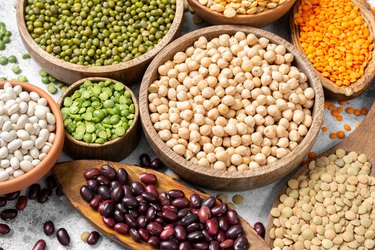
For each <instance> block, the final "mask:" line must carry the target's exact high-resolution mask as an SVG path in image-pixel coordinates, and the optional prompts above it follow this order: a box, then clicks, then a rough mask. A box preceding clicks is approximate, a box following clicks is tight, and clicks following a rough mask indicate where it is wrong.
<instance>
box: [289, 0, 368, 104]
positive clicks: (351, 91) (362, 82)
mask: <svg viewBox="0 0 375 250" xmlns="http://www.w3.org/2000/svg"><path fill="white" fill-rule="evenodd" d="M352 2H353V3H354V4H355V5H357V6H358V7H359V10H360V12H361V14H362V16H363V18H364V20H365V21H366V23H367V26H368V28H369V30H370V33H371V36H372V37H373V38H375V15H374V12H373V11H372V10H371V7H370V6H369V4H368V3H367V2H366V1H363V0H352ZM299 5H300V0H297V2H296V4H295V5H294V8H293V12H292V14H291V15H290V30H291V38H292V43H293V45H294V46H296V48H297V49H298V50H299V51H301V52H302V53H303V54H304V55H305V52H304V50H303V48H302V46H301V43H300V40H299V34H300V30H299V26H298V25H296V24H295V23H294V18H293V17H294V14H295V13H297V12H298V7H299ZM315 71H316V73H317V74H318V75H319V77H320V79H321V82H322V84H323V87H324V90H325V93H326V95H327V96H329V97H331V98H333V99H335V100H349V99H353V98H355V97H357V96H359V95H361V94H362V93H363V92H364V91H365V90H366V89H367V88H368V87H369V86H370V85H371V82H372V81H373V80H374V79H375V50H373V51H372V59H371V61H370V62H369V63H368V65H367V66H366V68H365V73H364V75H363V76H362V77H360V78H359V79H358V80H357V81H356V82H355V83H353V84H351V85H350V86H348V87H347V86H343V87H338V86H337V85H336V84H335V83H334V82H332V81H331V80H329V79H328V78H326V77H324V76H322V74H320V73H319V72H318V71H317V70H315Z"/></svg>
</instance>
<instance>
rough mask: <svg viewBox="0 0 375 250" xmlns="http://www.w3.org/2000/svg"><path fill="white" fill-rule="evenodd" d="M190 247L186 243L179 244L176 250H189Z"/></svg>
mask: <svg viewBox="0 0 375 250" xmlns="http://www.w3.org/2000/svg"><path fill="white" fill-rule="evenodd" d="M190 249H191V246H190V243H189V242H187V241H184V242H181V243H180V245H179V246H178V250H190Z"/></svg>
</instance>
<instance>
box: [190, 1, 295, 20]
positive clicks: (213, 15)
mask: <svg viewBox="0 0 375 250" xmlns="http://www.w3.org/2000/svg"><path fill="white" fill-rule="evenodd" d="M295 1H296V0H286V1H285V3H283V4H282V5H280V6H277V7H276V8H275V9H273V10H267V11H264V12H261V13H258V14H254V15H236V16H234V17H226V16H224V15H223V14H222V13H219V12H216V11H213V10H211V9H210V8H208V7H207V6H205V5H202V4H200V3H199V2H198V0H188V2H189V5H190V6H191V8H192V9H193V10H194V11H195V12H196V13H197V14H198V15H199V16H201V17H202V18H203V19H204V20H206V21H207V22H208V23H211V24H237V25H249V26H254V27H263V26H266V25H268V24H270V23H273V22H275V21H276V20H278V19H279V18H281V17H282V16H283V15H285V14H286V13H287V12H288V11H289V10H290V9H291V8H292V6H293V4H294V3H295Z"/></svg>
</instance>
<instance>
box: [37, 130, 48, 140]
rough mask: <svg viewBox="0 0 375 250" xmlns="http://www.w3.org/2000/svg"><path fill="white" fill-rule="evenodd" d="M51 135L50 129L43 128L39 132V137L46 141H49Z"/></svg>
mask: <svg viewBox="0 0 375 250" xmlns="http://www.w3.org/2000/svg"><path fill="white" fill-rule="evenodd" d="M48 137H49V131H48V129H45V128H44V129H42V130H40V132H39V138H42V139H43V140H44V141H47V140H48Z"/></svg>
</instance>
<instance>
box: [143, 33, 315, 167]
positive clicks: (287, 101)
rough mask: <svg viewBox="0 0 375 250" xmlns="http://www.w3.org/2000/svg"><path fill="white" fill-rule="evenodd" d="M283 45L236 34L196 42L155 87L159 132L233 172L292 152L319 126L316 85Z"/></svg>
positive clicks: (206, 163)
mask: <svg viewBox="0 0 375 250" xmlns="http://www.w3.org/2000/svg"><path fill="white" fill-rule="evenodd" d="M293 60H294V56H293V54H291V53H288V52H287V50H286V47H285V46H284V45H276V44H272V43H270V41H269V40H268V39H267V38H264V37H260V38H258V37H257V36H255V35H254V34H245V33H243V32H237V33H236V34H235V35H234V36H230V35H227V34H223V35H220V36H219V37H217V38H214V39H212V40H210V41H208V40H207V39H206V38H205V37H203V36H202V37H200V38H199V39H198V40H196V41H195V42H194V44H193V46H190V47H188V48H187V49H186V50H185V52H178V53H176V54H175V55H174V57H173V60H169V61H167V62H166V63H164V64H163V65H161V66H160V67H159V68H158V72H159V75H160V76H159V79H158V80H156V81H155V82H153V83H152V84H151V85H150V86H149V88H148V91H149V96H148V99H149V110H150V113H151V114H150V118H151V121H152V123H153V125H154V128H155V130H156V131H157V132H158V135H159V137H160V138H161V139H162V140H163V141H164V142H165V143H166V144H167V145H168V147H170V148H172V149H173V150H174V151H175V152H176V153H177V154H179V155H181V156H183V157H185V158H186V159H187V160H191V161H192V162H193V163H195V164H199V165H200V166H203V167H207V168H214V169H217V170H227V171H237V170H238V171H244V170H248V169H254V168H258V167H260V166H264V165H267V164H269V163H272V162H275V161H276V160H278V159H280V158H283V157H285V156H287V155H288V154H289V153H291V151H292V150H293V149H295V148H296V147H297V146H298V144H299V143H300V142H301V141H302V139H303V138H304V136H305V135H306V134H307V132H308V129H309V127H310V126H311V124H312V120H313V118H312V113H311V108H312V107H313V105H314V97H315V93H314V90H313V89H312V88H311V87H309V85H308V83H307V76H306V75H305V74H304V73H303V72H301V71H300V70H299V69H298V68H297V67H295V66H292V62H293Z"/></svg>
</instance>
